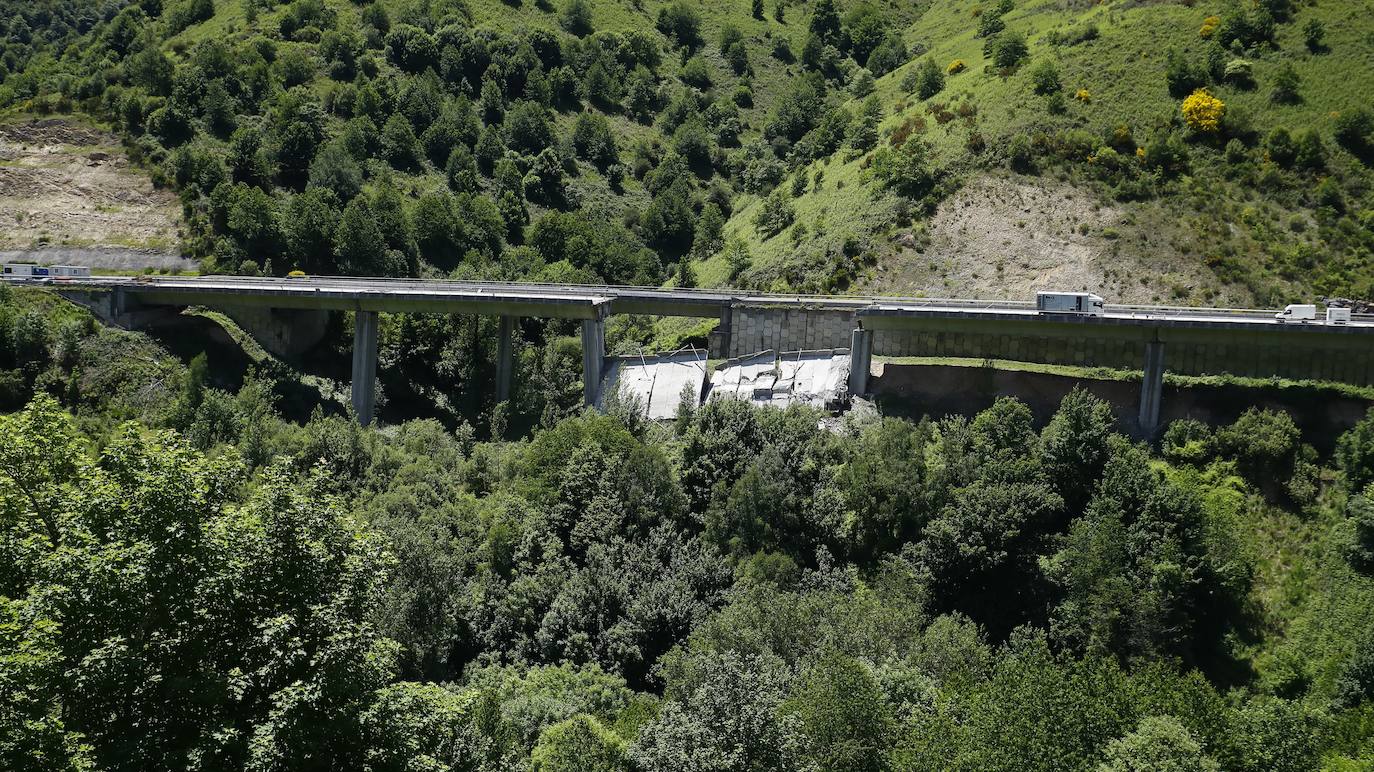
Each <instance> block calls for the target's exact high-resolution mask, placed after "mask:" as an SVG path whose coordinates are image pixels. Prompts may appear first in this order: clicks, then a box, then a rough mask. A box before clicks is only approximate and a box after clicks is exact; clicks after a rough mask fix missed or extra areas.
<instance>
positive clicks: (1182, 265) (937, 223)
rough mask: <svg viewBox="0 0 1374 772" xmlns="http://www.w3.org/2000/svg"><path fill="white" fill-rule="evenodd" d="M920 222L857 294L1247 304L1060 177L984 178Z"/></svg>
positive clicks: (1118, 210) (1115, 208)
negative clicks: (922, 231) (1085, 296)
mask: <svg viewBox="0 0 1374 772" xmlns="http://www.w3.org/2000/svg"><path fill="white" fill-rule="evenodd" d="M928 228H929V230H928V238H927V239H925V240H924V241H926V242H927V243H925V244H922V243H921V242H922V241H923V240H922V239H919V238H916V237H913V236H912V235H911V234H909V233H907V232H903V233H898V234H897V236H896V241H895V243H894V244H893V247H895V248H896V249H897V252H896V254H895V255H894V256H893V257H892V258H891V259H890V260H888V261H885V262H884V264H883V265H882V267H881V268H880V269H879V270H878V272H877V273H875V274H874V275H873V276H872V277H871V279H870V280H869V281H868V283H867V284H866V285H865V286H863V287H862V288H861V290H862V291H864V292H873V293H878V294H900V295H924V296H931V297H969V298H988V299H1015V298H1028V297H1030V296H1031V295H1033V294H1034V293H1035V291H1036V290H1045V289H1056V290H1086V291H1090V292H1097V293H1099V294H1101V295H1102V296H1103V297H1105V298H1107V299H1108V301H1110V302H1117V303H1160V302H1164V303H1170V302H1177V303H1187V304H1207V305H1217V304H1223V303H1230V304H1241V305H1244V304H1245V303H1246V302H1248V300H1249V299H1248V298H1247V297H1243V296H1240V295H1239V293H1242V292H1243V289H1241V288H1238V287H1223V286H1221V285H1220V283H1219V282H1218V281H1217V280H1216V278H1215V276H1214V275H1212V274H1211V272H1210V271H1208V270H1207V269H1206V268H1205V267H1204V266H1202V265H1200V264H1198V261H1190V260H1188V259H1186V256H1181V255H1179V253H1178V252H1177V250H1175V249H1171V248H1158V247H1156V248H1152V247H1151V244H1150V241H1151V239H1150V238H1149V234H1148V233H1147V231H1148V230H1151V229H1153V226H1152V227H1150V228H1147V227H1146V226H1144V225H1143V224H1138V223H1136V222H1132V218H1130V217H1129V216H1128V215H1127V211H1126V208H1125V207H1122V206H1120V205H1117V204H1115V203H1113V202H1104V201H1102V200H1100V199H1099V198H1098V197H1097V196H1095V195H1093V194H1092V193H1090V192H1088V191H1085V190H1083V189H1081V188H1078V187H1075V186H1073V185H1070V184H1067V183H1061V182H1054V181H1049V180H1042V179H1036V178H1026V177H1014V176H1005V175H1001V174H989V175H986V176H983V177H980V178H978V179H976V180H973V181H972V182H970V183H969V184H968V185H966V186H965V187H964V188H963V189H962V190H960V191H959V192H958V193H956V194H954V195H953V196H951V197H950V198H948V199H947V200H946V201H945V202H944V203H942V204H941V205H940V208H939V210H938V211H937V212H936V214H935V216H934V217H932V218H931V220H930V222H929V225H928ZM1154 241H1155V243H1156V244H1157V243H1158V239H1154ZM1209 286H1210V287H1212V288H1213V289H1212V290H1211V292H1210V293H1208V294H1204V289H1205V288H1207V287H1209Z"/></svg>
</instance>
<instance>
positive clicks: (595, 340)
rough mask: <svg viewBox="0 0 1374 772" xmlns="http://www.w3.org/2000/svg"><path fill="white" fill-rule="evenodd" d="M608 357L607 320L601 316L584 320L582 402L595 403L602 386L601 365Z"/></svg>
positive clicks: (586, 403)
mask: <svg viewBox="0 0 1374 772" xmlns="http://www.w3.org/2000/svg"><path fill="white" fill-rule="evenodd" d="M605 359H606V320H605V319H604V318H602V317H600V316H598V317H597V318H595V319H583V320H582V404H584V405H588V406H590V405H595V404H596V392H597V389H599V388H600V387H601V367H602V365H603V364H604V362H605Z"/></svg>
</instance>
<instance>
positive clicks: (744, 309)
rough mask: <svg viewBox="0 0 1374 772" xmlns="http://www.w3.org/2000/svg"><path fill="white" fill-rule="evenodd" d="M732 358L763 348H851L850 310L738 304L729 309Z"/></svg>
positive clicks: (787, 349) (852, 325)
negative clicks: (799, 308) (801, 308)
mask: <svg viewBox="0 0 1374 772" xmlns="http://www.w3.org/2000/svg"><path fill="white" fill-rule="evenodd" d="M730 315H731V319H730V346H729V357H728V358H733V357H740V356H748V355H750V354H755V353H758V352H760V351H769V350H772V351H816V350H819V349H834V348H848V347H849V335H850V333H851V332H853V331H854V314H853V313H852V312H850V311H823V310H797V309H787V308H769V307H766V306H735V307H734V308H733V309H731V311H730Z"/></svg>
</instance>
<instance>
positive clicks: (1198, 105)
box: [1183, 88, 1226, 134]
mask: <svg viewBox="0 0 1374 772" xmlns="http://www.w3.org/2000/svg"><path fill="white" fill-rule="evenodd" d="M1225 114H1226V104H1225V103H1224V102H1222V101H1221V100H1220V99H1217V98H1216V97H1214V96H1212V95H1211V93H1209V92H1208V91H1207V89H1205V88H1200V89H1198V90H1196V91H1194V92H1193V93H1192V94H1191V95H1189V97H1188V98H1187V99H1185V100H1183V120H1184V121H1185V122H1186V123H1187V124H1188V128H1190V129H1192V130H1193V131H1196V132H1198V133H1200V134H1215V133H1217V132H1218V131H1219V130H1220V129H1221V118H1222V116H1223V115H1225Z"/></svg>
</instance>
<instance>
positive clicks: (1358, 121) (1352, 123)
mask: <svg viewBox="0 0 1374 772" xmlns="http://www.w3.org/2000/svg"><path fill="white" fill-rule="evenodd" d="M1335 134H1336V141H1337V142H1339V143H1340V144H1341V147H1344V148H1345V149H1346V150H1349V151H1350V152H1352V153H1354V154H1355V155H1359V156H1363V155H1366V154H1368V153H1369V150H1370V147H1371V145H1374V113H1371V112H1370V111H1369V110H1367V109H1365V108H1363V107H1357V108H1355V109H1353V110H1345V111H1343V112H1341V113H1340V114H1339V115H1337V116H1336V121H1335Z"/></svg>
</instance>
